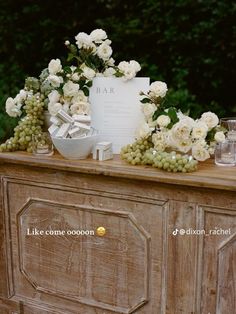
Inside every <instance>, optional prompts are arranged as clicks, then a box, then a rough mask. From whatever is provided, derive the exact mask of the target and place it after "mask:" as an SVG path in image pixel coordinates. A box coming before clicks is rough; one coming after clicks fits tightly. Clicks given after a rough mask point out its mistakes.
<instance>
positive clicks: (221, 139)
mask: <svg viewBox="0 0 236 314" xmlns="http://www.w3.org/2000/svg"><path fill="white" fill-rule="evenodd" d="M214 139H215V140H216V142H218V143H221V142H224V141H225V135H224V132H222V131H220V132H216V134H215V136H214Z"/></svg>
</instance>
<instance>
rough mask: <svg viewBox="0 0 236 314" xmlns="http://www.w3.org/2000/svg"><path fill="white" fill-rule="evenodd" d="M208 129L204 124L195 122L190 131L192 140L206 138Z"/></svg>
mask: <svg viewBox="0 0 236 314" xmlns="http://www.w3.org/2000/svg"><path fill="white" fill-rule="evenodd" d="M207 131H208V127H207V125H206V123H205V122H201V121H199V122H196V123H195V125H194V127H193V130H192V138H194V139H199V138H205V137H206V136H207Z"/></svg>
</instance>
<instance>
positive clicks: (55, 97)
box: [48, 90, 60, 104]
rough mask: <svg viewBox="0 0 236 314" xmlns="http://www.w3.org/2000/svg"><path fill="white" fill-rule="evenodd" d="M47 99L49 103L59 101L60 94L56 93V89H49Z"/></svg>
mask: <svg viewBox="0 0 236 314" xmlns="http://www.w3.org/2000/svg"><path fill="white" fill-rule="evenodd" d="M48 99H49V102H50V103H54V104H55V103H56V102H59V99H60V94H59V93H58V91H57V90H53V91H51V93H50V94H48Z"/></svg>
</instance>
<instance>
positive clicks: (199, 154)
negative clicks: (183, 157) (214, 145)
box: [192, 144, 210, 161]
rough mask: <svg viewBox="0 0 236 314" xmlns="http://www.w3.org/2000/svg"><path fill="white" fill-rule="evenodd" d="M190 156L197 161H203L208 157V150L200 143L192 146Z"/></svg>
mask: <svg viewBox="0 0 236 314" xmlns="http://www.w3.org/2000/svg"><path fill="white" fill-rule="evenodd" d="M192 156H193V158H195V159H196V160H199V161H204V160H206V159H208V158H210V154H209V152H208V150H207V149H206V147H204V146H202V145H199V144H197V145H194V146H193V147H192Z"/></svg>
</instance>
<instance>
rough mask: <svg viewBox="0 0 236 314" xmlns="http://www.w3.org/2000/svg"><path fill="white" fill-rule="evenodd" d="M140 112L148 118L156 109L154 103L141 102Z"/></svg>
mask: <svg viewBox="0 0 236 314" xmlns="http://www.w3.org/2000/svg"><path fill="white" fill-rule="evenodd" d="M141 109H142V112H143V114H144V116H145V117H146V118H147V119H148V118H150V117H152V116H153V114H154V112H155V111H156V105H155V104H153V103H146V104H142V107H141Z"/></svg>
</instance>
